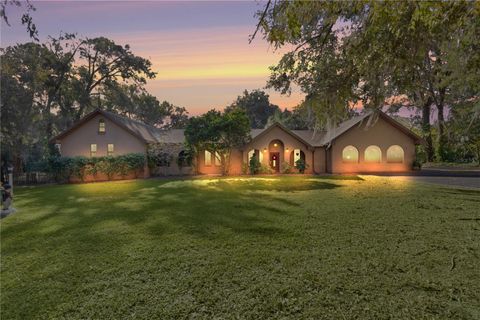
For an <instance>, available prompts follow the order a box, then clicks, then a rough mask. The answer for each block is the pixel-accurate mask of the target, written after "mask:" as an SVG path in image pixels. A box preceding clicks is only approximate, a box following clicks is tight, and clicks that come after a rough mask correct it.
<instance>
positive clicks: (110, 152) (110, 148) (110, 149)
mask: <svg viewBox="0 0 480 320" xmlns="http://www.w3.org/2000/svg"><path fill="white" fill-rule="evenodd" d="M113 148H114V147H113V143H109V144H107V156H113Z"/></svg>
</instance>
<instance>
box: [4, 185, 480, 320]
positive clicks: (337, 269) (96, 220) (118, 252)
mask: <svg viewBox="0 0 480 320" xmlns="http://www.w3.org/2000/svg"><path fill="white" fill-rule="evenodd" d="M14 206H15V207H16V208H17V210H18V212H17V213H15V214H14V215H12V216H10V217H7V218H6V219H3V220H2V221H1V255H2V256H1V267H2V270H1V317H2V319H31V318H37V319H46V318H55V319H58V318H66V319H87V318H95V319H126V318H132V319H133V318H135V319H137V318H140V319H178V318H180V319H183V318H200V319H231V318H242V319H265V318H274V319H279V318H283V319H299V318H302V319H305V318H310V319H355V318H358V319H391V318H396V319H422V318H428V319H434V318H435V319H437V318H438V319H456V318H457V319H478V318H480V272H479V270H480V269H479V268H480V214H479V211H478V209H479V207H480V191H475V190H466V189H463V190H462V189H454V188H447V187H440V186H433V185H422V184H415V183H412V182H408V181H405V180H402V179H401V178H380V177H363V176H362V177H340V178H335V177H330V178H313V177H263V178H250V179H249V178H225V179H216V178H215V179H207V178H205V179H191V180H138V181H124V182H110V183H95V184H84V185H64V186H48V187H37V188H17V189H16V190H15V203H14Z"/></svg>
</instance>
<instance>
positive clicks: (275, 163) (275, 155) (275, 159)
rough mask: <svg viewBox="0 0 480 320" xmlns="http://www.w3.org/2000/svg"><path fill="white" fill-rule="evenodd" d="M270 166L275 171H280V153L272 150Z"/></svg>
mask: <svg viewBox="0 0 480 320" xmlns="http://www.w3.org/2000/svg"><path fill="white" fill-rule="evenodd" d="M270 168H272V169H273V171H275V172H277V173H278V172H280V153H279V152H270Z"/></svg>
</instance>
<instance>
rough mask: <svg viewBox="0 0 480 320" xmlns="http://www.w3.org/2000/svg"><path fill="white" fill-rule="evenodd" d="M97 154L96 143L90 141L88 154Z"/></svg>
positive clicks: (92, 155) (93, 155)
mask: <svg viewBox="0 0 480 320" xmlns="http://www.w3.org/2000/svg"><path fill="white" fill-rule="evenodd" d="M96 155H97V144H96V143H92V144H91V145H90V156H91V157H95V156H96Z"/></svg>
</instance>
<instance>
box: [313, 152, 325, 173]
mask: <svg viewBox="0 0 480 320" xmlns="http://www.w3.org/2000/svg"><path fill="white" fill-rule="evenodd" d="M313 152H314V153H313V169H314V170H313V171H314V173H325V172H327V167H326V166H327V163H326V158H325V157H326V151H325V148H323V147H321V148H315V150H314V151H313Z"/></svg>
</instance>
